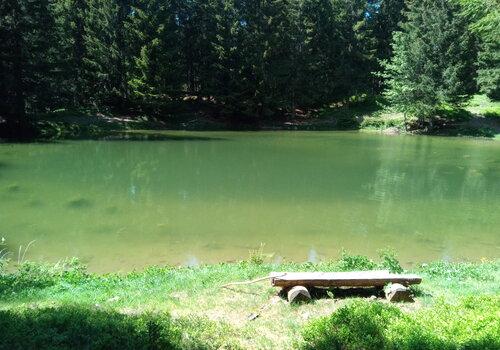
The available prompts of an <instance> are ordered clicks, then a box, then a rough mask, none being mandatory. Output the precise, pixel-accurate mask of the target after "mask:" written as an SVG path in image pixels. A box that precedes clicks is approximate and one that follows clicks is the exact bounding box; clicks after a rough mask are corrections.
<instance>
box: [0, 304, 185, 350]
mask: <svg viewBox="0 0 500 350" xmlns="http://www.w3.org/2000/svg"><path fill="white" fill-rule="evenodd" d="M0 329H1V330H2V335H1V337H0V349H9V350H15V349H176V348H177V347H176V345H175V344H176V343H178V342H179V340H180V331H179V330H178V329H176V328H175V327H173V326H172V323H171V321H170V318H169V316H167V315H164V316H161V317H160V316H157V317H152V316H149V317H145V316H141V317H139V316H126V315H122V314H119V313H116V312H112V311H100V310H95V309H90V308H83V307H73V306H66V307H60V308H50V309H42V310H39V309H35V310H23V311H18V312H13V311H0Z"/></svg>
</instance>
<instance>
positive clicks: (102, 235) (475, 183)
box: [0, 132, 500, 272]
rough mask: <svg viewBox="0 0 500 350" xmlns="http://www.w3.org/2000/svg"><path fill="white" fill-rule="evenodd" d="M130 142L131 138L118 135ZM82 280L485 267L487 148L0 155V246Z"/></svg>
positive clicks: (215, 138)
mask: <svg viewBox="0 0 500 350" xmlns="http://www.w3.org/2000/svg"><path fill="white" fill-rule="evenodd" d="M132 135H134V134H132ZM1 237H4V238H5V240H6V243H7V244H8V248H9V249H10V250H11V251H12V252H13V254H12V258H13V259H14V260H17V254H18V253H17V251H18V248H19V246H20V245H23V246H26V244H28V243H29V242H30V241H32V240H35V241H36V242H35V243H34V244H33V245H32V246H31V247H30V249H29V250H28V252H27V253H26V258H27V259H30V260H37V261H38V260H43V261H50V262H54V261H58V260H59V259H62V258H64V257H73V256H76V257H79V258H81V260H82V261H83V262H84V263H86V264H88V265H89V268H90V269H91V270H92V271H97V272H105V271H129V270H132V269H139V268H143V267H144V266H147V265H153V264H160V265H164V264H175V265H196V264H201V263H213V262H220V261H234V260H240V259H247V258H248V257H249V251H251V250H255V249H258V248H259V247H260V246H261V244H262V245H263V251H264V252H265V253H268V254H270V255H269V259H270V261H274V262H277V263H279V262H280V261H283V260H293V261H319V260H324V259H331V258H336V257H338V256H339V253H340V251H341V249H342V248H345V249H346V250H348V251H350V252H352V253H356V254H364V255H368V256H371V257H376V256H377V250H379V249H382V248H386V247H392V248H394V249H395V250H396V251H397V252H398V254H399V258H400V260H401V262H402V263H403V264H404V265H406V266H409V267H410V266H412V265H414V264H416V263H418V262H422V261H429V260H434V259H447V260H479V259H481V258H498V257H499V252H500V142H498V141H489V140H482V139H468V138H441V137H425V136H381V135H376V134H368V133H358V132H163V133H159V134H150V135H149V136H148V137H146V136H140V135H137V137H135V136H134V137H130V139H129V140H124V139H120V138H117V139H110V140H106V141H61V142H56V143H44V144H42V143H40V144H0V239H1Z"/></svg>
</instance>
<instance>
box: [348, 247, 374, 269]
mask: <svg viewBox="0 0 500 350" xmlns="http://www.w3.org/2000/svg"><path fill="white" fill-rule="evenodd" d="M338 266H339V269H340V270H341V271H353V270H374V269H376V268H377V264H376V263H375V262H373V260H371V259H369V258H367V257H366V256H364V255H351V254H349V253H348V252H347V251H345V250H342V254H341V258H340V259H339V261H338Z"/></svg>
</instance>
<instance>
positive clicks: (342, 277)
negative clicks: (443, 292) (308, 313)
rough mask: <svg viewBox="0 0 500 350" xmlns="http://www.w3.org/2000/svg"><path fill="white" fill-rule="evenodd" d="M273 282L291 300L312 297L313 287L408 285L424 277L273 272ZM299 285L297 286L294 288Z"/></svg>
mask: <svg viewBox="0 0 500 350" xmlns="http://www.w3.org/2000/svg"><path fill="white" fill-rule="evenodd" d="M269 277H270V279H271V283H272V285H273V286H275V287H281V288H283V289H284V290H285V291H286V292H288V299H289V301H290V302H291V301H293V300H294V299H295V298H296V297H302V298H306V299H307V298H310V295H309V293H308V291H307V288H313V287H330V288H331V287H337V288H339V287H352V288H356V287H357V288H359V287H384V286H386V285H387V284H389V283H393V284H396V283H397V284H400V285H402V286H405V287H408V286H409V285H412V284H420V283H421V282H422V278H421V277H420V276H417V275H413V274H394V273H391V272H389V271H385V270H383V271H355V272H271V274H270V275H269ZM294 287H297V288H294Z"/></svg>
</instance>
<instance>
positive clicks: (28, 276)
mask: <svg viewBox="0 0 500 350" xmlns="http://www.w3.org/2000/svg"><path fill="white" fill-rule="evenodd" d="M88 278H89V275H88V274H87V272H86V268H85V266H83V265H81V264H80V263H79V262H78V260H76V259H72V260H68V261H62V262H60V263H58V264H56V265H55V266H49V265H43V264H37V263H32V262H23V263H21V264H20V265H19V267H18V268H17V269H16V270H15V271H14V272H11V273H7V272H2V271H1V270H0V295H1V294H7V293H17V292H20V291H23V290H30V289H42V288H47V287H50V286H53V285H55V284H57V283H58V282H61V281H64V283H69V284H77V283H82V282H85V281H86V280H87V279H88Z"/></svg>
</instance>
